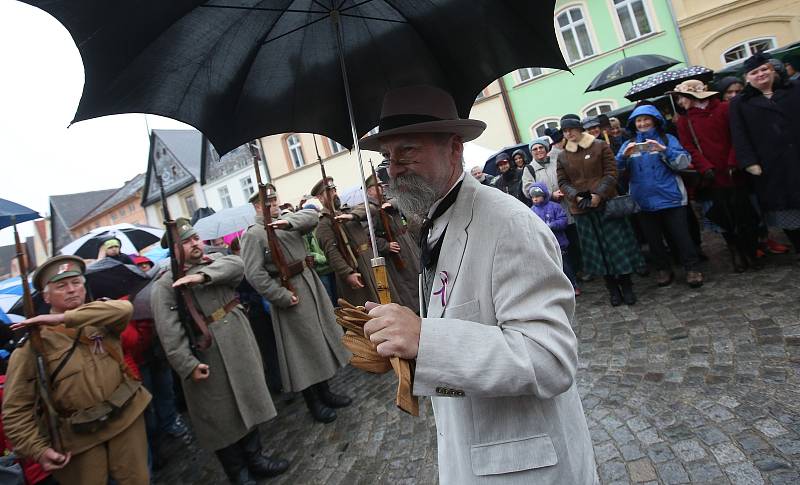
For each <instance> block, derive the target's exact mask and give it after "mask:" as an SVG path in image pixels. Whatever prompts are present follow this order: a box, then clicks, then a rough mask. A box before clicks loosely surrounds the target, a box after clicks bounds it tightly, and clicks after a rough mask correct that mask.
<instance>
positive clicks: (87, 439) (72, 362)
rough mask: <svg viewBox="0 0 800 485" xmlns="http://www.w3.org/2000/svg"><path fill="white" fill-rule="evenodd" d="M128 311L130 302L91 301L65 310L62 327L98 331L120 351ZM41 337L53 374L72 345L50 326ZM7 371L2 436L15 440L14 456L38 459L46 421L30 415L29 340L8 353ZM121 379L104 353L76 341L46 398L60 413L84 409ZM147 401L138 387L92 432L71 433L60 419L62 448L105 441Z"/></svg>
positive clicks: (32, 368) (33, 395)
mask: <svg viewBox="0 0 800 485" xmlns="http://www.w3.org/2000/svg"><path fill="white" fill-rule="evenodd" d="M132 313H133V306H132V305H131V304H130V302H127V301H117V300H112V301H96V302H92V303H87V304H85V305H82V306H80V307H78V308H76V309H74V310H69V311H67V312H65V313H64V316H65V319H66V320H65V322H64V325H63V326H64V327H66V328H68V329H78V328H82V329H83V335H85V336H87V337H92V336H94V335H101V336H103V341H102V342H103V346H104V347H109V346H110V347H113V349H114V350H116V351H117V353H118V354H119V355H120V356H121V355H122V346H121V345H120V341H119V335H120V333H121V332H122V331H123V330H124V329H125V326H126V325H127V324H128V321H129V320H130V317H131V314H132ZM41 336H42V345H43V347H44V351H43V352H42V354H43V355H44V358H45V361H46V366H47V372H48V374H50V375H52V373H53V371H54V370H55V369H56V367H57V366H58V365H59V364H60V362H61V361H62V360H63V359H64V357H65V356H66V354H67V353H68V352H69V349H70V347H72V344H73V338H72V337H71V336H68V335H65V334H63V333H59V332H58V331H57V328H56V329H51V328H50V327H42V330H41ZM6 376H7V377H6V384H5V392H4V395H3V426H4V429H5V433H6V436H7V437H8V439H9V440H11V442H12V443H14V447H15V452H17V453H18V454H19V455H22V456H27V457H31V458H33V459H34V460H35V459H38V458H39V455H41V454H42V453H43V452H44V451H45V450H46V449H47V448H51V447H52V444H51V443H50V438H49V436H48V435H47V426H46V423H45V422H44V420H41V419H37V416H36V414H35V403H36V401H37V398H38V393H37V391H36V363H35V361H34V357H33V351H32V349H31V343H30V342H26V343H25V345H23V346H22V347H20V348H18V349H17V350H15V351H14V352H13V353H12V354H11V360H10V362H9V364H8V371H7V373H6ZM122 379H127V377H126V376H125V374H124V373H123V372H122V371H121V369H120V365H119V363H118V362H117V361H116V360H114V359H113V358H112V357H111V355H110V354H109V352H104V353H94V352H92V349H91V348H90V347H89V346H88V345H85V344H83V343H79V344H78V346H77V347H76V348H75V351H74V353H73V354H72V357H70V359H69V360H68V361H67V363H66V364H65V365H64V367H63V368H62V369H61V371H60V372H59V373H58V375H57V376H56V379H55V381H54V382H53V383H52V390H51V397H52V398H53V401H54V403H55V405H56V407H57V408H58V409H59V410H61V411H62V412H64V413H69V412H70V411H79V410H82V409H88V408H91V407H93V406H96V405H98V404H100V403H102V402H103V401H105V400H106V399H108V397H109V396H110V395H111V393H112V392H113V391H114V390H115V389H116V388H117V386H119V384H120V383H121V382H122ZM149 402H150V393H148V392H147V390H145V389H144V387H140V388H139V390H138V391H137V392H136V394H134V396H133V398H131V400H130V401H128V404H127V405H125V407H124V408H122V411H121V412H120V413H119V414H117V415H116V416H114V417H113V418H111V419H110V420H109V422H108V424H107V425H106V426H105V427H104V428H102V429H101V430H100V431H98V432H96V433H93V434H77V433H74V432H73V431H72V429H71V428H70V426H69V425H68V424H67V423H66V422H65V421H64V420H61V423H60V427H59V428H60V432H61V438H62V441H63V443H64V449H65V450H66V451H70V452H72V454H73V455H77V454H79V453H81V452H83V451H86V450H88V449H89V448H92V447H94V446H97V445H99V444H100V443H103V442H105V441H108V440H110V439H111V438H113V437H114V436H116V435H118V434H120V433H122V432H123V431H124V430H126V429H127V428H128V427H129V426H131V425H132V424H134V423H135V422H136V420H137V418H139V416H141V415H142V413H143V412H144V410H145V408H146V407H147V404H148V403H149Z"/></svg>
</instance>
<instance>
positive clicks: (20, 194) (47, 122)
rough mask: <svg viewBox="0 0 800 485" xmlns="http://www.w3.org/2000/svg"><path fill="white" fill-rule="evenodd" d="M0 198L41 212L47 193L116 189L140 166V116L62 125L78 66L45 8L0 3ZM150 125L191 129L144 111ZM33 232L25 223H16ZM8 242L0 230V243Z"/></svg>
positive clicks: (73, 101) (69, 113) (143, 133)
mask: <svg viewBox="0 0 800 485" xmlns="http://www.w3.org/2000/svg"><path fill="white" fill-rule="evenodd" d="M0 57H2V60H3V71H2V75H0V146H1V147H2V152H0V170H2V176H0V181H2V185H1V186H0V198H3V199H8V200H12V201H14V202H17V203H20V204H22V205H25V206H28V207H30V208H32V209H34V210H37V211H39V213H41V214H42V215H45V214H46V213H47V212H48V200H47V198H48V196H50V195H59V194H71V193H76V192H86V191H90V190H101V189H110V188H117V187H121V186H122V184H123V183H125V181H126V180H129V179H131V178H132V177H133V176H135V175H136V174H138V173H142V172H144V171H145V170H146V169H147V148H148V135H147V128H146V125H145V117H144V115H141V114H129V115H116V116H107V117H104V118H98V119H94V120H89V121H82V122H80V123H76V124H75V125H73V126H72V127H69V128H68V126H69V123H70V121H71V120H72V117H73V115H74V114H75V109H76V108H77V106H78V101H79V100H80V96H81V91H82V89H83V63H82V62H81V58H80V55H79V54H78V49H77V47H75V43H74V42H73V41H72V38H71V37H70V36H69V34H68V33H67V30H66V29H65V28H64V27H63V26H62V25H61V24H60V23H59V22H58V21H56V20H55V19H54V18H52V17H50V16H49V15H48V14H47V13H45V12H43V11H42V10H39V9H37V8H34V7H31V6H29V5H26V4H23V3H20V2H17V1H14V0H0ZM147 123H149V125H150V128H151V129H152V128H167V129H169V128H173V129H180V128H191V127H189V126H188V125H184V124H182V123H179V122H177V121H174V120H170V119H168V118H162V117H158V116H151V115H148V116H147ZM20 230H21V232H22V235H23V236H29V235H32V234H33V223H25V224H22V225H21V226H20ZM13 242H14V235H13V231H12V230H11V229H10V228H8V229H3V230H0V245H6V244H12V243H13Z"/></svg>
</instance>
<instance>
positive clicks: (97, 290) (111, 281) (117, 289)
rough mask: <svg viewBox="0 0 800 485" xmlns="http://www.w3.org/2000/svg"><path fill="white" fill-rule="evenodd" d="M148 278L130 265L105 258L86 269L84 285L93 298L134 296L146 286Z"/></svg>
mask: <svg viewBox="0 0 800 485" xmlns="http://www.w3.org/2000/svg"><path fill="white" fill-rule="evenodd" d="M149 282H150V277H149V276H148V275H147V274H146V273H144V272H143V271H142V270H140V269H139V268H137V267H136V266H134V265H132V264H124V263H121V262H119V261H117V260H116V259H112V258H105V259H101V260H100V261H97V262H95V263H92V264H90V265H89V266H87V267H86V284H87V285H88V286H89V289H90V290H91V292H92V296H93V297H94V298H101V297H105V298H111V299H114V300H116V299H117V298H120V297H123V296H126V295H135V294H136V293H137V292H139V290H141V289H142V288H144V287H145V286H147V284H148V283H149Z"/></svg>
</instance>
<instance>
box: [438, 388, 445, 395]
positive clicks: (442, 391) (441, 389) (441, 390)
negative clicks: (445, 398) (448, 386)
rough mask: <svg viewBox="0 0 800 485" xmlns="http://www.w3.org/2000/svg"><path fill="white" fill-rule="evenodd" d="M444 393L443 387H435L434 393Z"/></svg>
mask: <svg viewBox="0 0 800 485" xmlns="http://www.w3.org/2000/svg"><path fill="white" fill-rule="evenodd" d="M444 393H445V392H444V388H443V387H437V388H436V394H444Z"/></svg>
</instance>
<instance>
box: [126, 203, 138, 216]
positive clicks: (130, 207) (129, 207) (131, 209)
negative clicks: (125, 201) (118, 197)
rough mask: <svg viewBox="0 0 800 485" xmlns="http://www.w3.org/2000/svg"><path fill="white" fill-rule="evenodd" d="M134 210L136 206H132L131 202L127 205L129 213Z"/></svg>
mask: <svg viewBox="0 0 800 485" xmlns="http://www.w3.org/2000/svg"><path fill="white" fill-rule="evenodd" d="M135 210H136V206H134V205H133V204H131V205H129V206H128V212H130V213H131V214H133V211H135Z"/></svg>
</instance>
